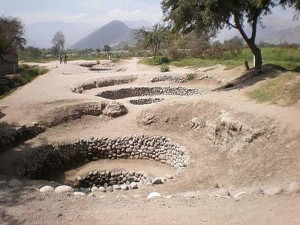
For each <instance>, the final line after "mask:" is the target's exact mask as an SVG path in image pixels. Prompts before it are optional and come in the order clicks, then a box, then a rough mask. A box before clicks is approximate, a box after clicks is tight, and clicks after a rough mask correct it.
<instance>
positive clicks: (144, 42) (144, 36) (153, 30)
mask: <svg viewBox="0 0 300 225" xmlns="http://www.w3.org/2000/svg"><path fill="white" fill-rule="evenodd" d="M134 36H135V38H136V39H137V42H138V46H139V47H141V48H143V49H148V48H149V49H151V51H152V53H153V56H154V58H155V57H156V56H157V54H158V52H159V51H160V50H161V47H162V46H163V44H166V40H167V39H168V36H169V32H168V29H167V28H166V27H165V26H164V25H163V24H159V23H157V24H155V25H154V26H153V27H150V28H148V29H146V28H145V27H143V28H140V29H137V30H135V31H134Z"/></svg>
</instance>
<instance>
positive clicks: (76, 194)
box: [74, 192, 85, 196]
mask: <svg viewBox="0 0 300 225" xmlns="http://www.w3.org/2000/svg"><path fill="white" fill-rule="evenodd" d="M74 196H85V193H83V192H74Z"/></svg>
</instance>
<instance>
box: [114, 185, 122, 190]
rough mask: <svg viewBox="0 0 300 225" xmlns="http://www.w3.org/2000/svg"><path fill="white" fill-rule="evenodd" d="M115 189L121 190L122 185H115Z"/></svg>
mask: <svg viewBox="0 0 300 225" xmlns="http://www.w3.org/2000/svg"><path fill="white" fill-rule="evenodd" d="M113 189H114V190H121V187H120V185H114V186H113Z"/></svg>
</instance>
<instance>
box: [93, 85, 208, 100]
mask: <svg viewBox="0 0 300 225" xmlns="http://www.w3.org/2000/svg"><path fill="white" fill-rule="evenodd" d="M205 92H206V90H205V89H193V88H183V87H134V88H122V89H118V90H113V91H103V92H100V93H99V94H97V96H99V97H102V98H106V99H112V100H116V99H124V98H130V97H137V96H153V95H179V96H191V95H200V94H204V93H205Z"/></svg>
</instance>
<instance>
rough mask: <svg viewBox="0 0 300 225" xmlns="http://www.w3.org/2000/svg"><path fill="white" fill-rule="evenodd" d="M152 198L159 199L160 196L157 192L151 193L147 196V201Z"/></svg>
mask: <svg viewBox="0 0 300 225" xmlns="http://www.w3.org/2000/svg"><path fill="white" fill-rule="evenodd" d="M152 198H161V194H160V193H158V192H152V193H150V194H149V195H148V197H147V199H152Z"/></svg>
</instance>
